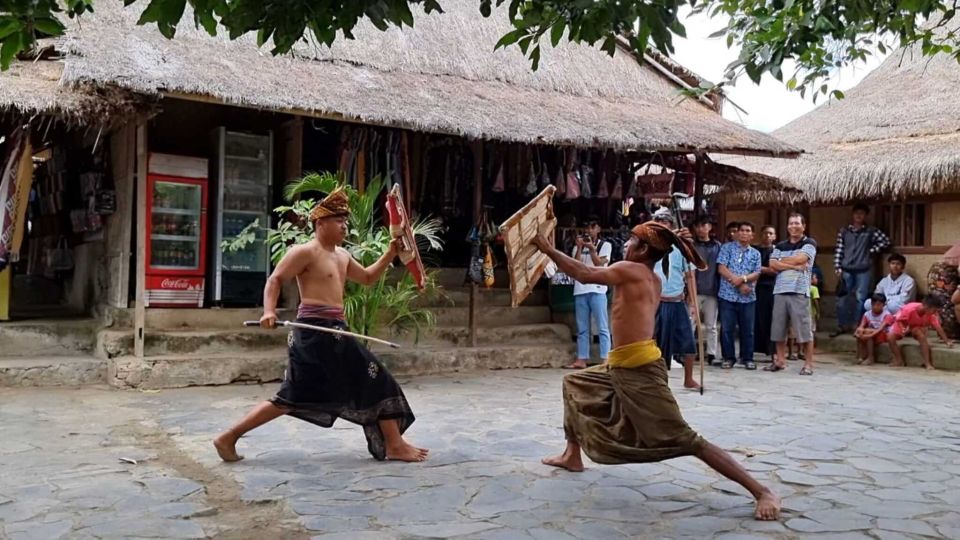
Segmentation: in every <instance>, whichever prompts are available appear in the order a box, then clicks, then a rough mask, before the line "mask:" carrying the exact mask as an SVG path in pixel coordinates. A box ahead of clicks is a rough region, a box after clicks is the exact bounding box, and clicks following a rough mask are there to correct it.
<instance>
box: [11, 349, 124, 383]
mask: <svg viewBox="0 0 960 540" xmlns="http://www.w3.org/2000/svg"><path fill="white" fill-rule="evenodd" d="M106 381H107V361H106V360H103V359H101V358H94V357H92V356H52V357H34V358H3V359H0V387H9V386H80V385H85V384H103V383H105V382H106Z"/></svg>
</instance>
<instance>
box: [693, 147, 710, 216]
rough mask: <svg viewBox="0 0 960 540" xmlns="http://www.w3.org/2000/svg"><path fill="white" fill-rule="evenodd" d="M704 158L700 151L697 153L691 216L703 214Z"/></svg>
mask: <svg viewBox="0 0 960 540" xmlns="http://www.w3.org/2000/svg"><path fill="white" fill-rule="evenodd" d="M706 165H707V164H706V159H705V158H704V155H703V154H702V153H698V154H697V176H696V178H695V180H694V194H693V218H694V219H696V218H699V217H700V216H701V215H703V184H704V182H705V181H706V179H705V178H704V172H705V169H706Z"/></svg>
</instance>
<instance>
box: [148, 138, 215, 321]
mask: <svg viewBox="0 0 960 540" xmlns="http://www.w3.org/2000/svg"><path fill="white" fill-rule="evenodd" d="M149 168H150V169H149V171H150V172H149V174H148V175H147V194H148V196H147V230H146V231H145V233H146V240H147V241H146V248H147V252H146V257H147V281H146V295H145V304H146V305H147V306H149V307H203V297H204V285H205V282H204V274H205V273H206V260H205V259H206V257H205V254H206V247H207V245H206V238H207V160H205V159H201V158H190V157H181V156H170V155H165V154H151V155H150V163H149Z"/></svg>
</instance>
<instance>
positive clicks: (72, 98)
mask: <svg viewBox="0 0 960 540" xmlns="http://www.w3.org/2000/svg"><path fill="white" fill-rule="evenodd" d="M63 69H64V63H63V62H62V61H60V60H37V61H31V62H14V63H13V64H11V66H10V69H9V70H8V71H5V72H0V110H4V111H8V112H11V113H13V114H15V115H19V116H23V117H25V118H27V119H29V118H31V117H35V116H47V117H51V118H54V119H57V120H59V121H62V122H65V123H67V124H72V125H92V124H97V125H103V126H110V125H113V124H114V123H116V122H121V121H123V120H124V119H126V118H128V117H131V116H134V115H136V114H138V113H144V112H148V111H149V110H150V109H152V106H151V102H152V101H154V100H153V99H148V98H145V97H143V96H137V95H134V94H133V93H131V92H129V91H126V90H123V89H120V88H116V87H111V86H96V87H95V86H93V85H89V84H80V85H75V86H69V87H67V86H62V85H61V84H60V80H61V76H62V74H63Z"/></svg>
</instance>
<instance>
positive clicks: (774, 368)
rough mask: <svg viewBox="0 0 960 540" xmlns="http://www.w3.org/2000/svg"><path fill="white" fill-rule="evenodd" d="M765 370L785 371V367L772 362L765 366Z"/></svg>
mask: <svg viewBox="0 0 960 540" xmlns="http://www.w3.org/2000/svg"><path fill="white" fill-rule="evenodd" d="M763 370H764V371H783V368H782V367H780V366H779V365H777V364H770V365H769V366H766V367H764V368H763Z"/></svg>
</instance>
